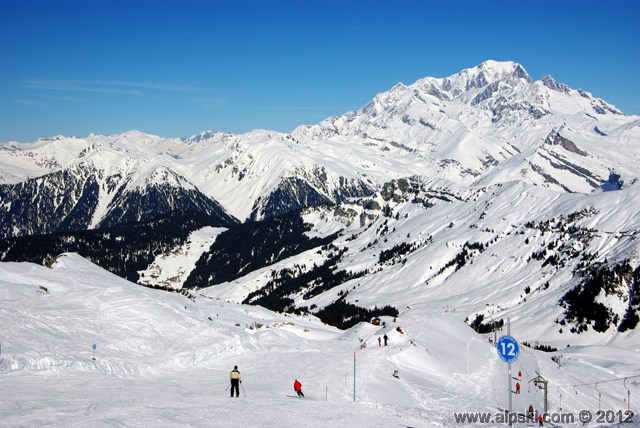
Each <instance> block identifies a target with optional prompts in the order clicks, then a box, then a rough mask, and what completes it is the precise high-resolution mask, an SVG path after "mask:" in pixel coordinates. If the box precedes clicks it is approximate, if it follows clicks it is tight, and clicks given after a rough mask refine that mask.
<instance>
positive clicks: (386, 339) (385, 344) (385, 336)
mask: <svg viewBox="0 0 640 428" xmlns="http://www.w3.org/2000/svg"><path fill="white" fill-rule="evenodd" d="M382 338H383V339H384V346H387V341H388V340H389V336H387V334H386V333H385V334H384V336H382Z"/></svg>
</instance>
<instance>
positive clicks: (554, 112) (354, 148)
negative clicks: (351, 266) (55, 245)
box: [0, 61, 640, 237]
mask: <svg viewBox="0 0 640 428" xmlns="http://www.w3.org/2000/svg"><path fill="white" fill-rule="evenodd" d="M639 125H640V119H639V118H638V117H629V116H625V115H624V114H622V113H621V112H620V111H619V110H618V109H617V108H615V107H614V106H612V105H610V104H607V103H606V102H605V101H603V100H600V99H598V98H595V97H593V96H592V95H591V94H589V93H587V92H585V91H582V90H574V89H571V88H569V87H567V86H566V85H564V84H561V83H558V82H555V81H554V80H553V79H552V78H551V77H550V76H546V77H544V78H543V79H541V80H538V81H534V80H533V79H532V78H531V77H529V75H528V74H527V72H526V71H525V70H524V68H523V67H522V66H521V65H519V64H516V63H512V62H495V61H487V62H485V63H482V64H480V65H479V66H477V67H474V68H471V69H467V70H463V71H461V72H460V73H457V74H455V75H453V76H449V77H447V78H440V79H437V78H425V79H422V80H419V81H417V82H415V83H414V84H412V85H409V86H405V85H403V84H398V85H396V86H395V87H394V88H392V89H391V90H390V91H388V92H385V93H382V94H379V95H377V96H376V97H375V98H374V99H373V100H372V101H371V102H370V103H369V104H367V105H366V106H365V107H363V108H362V109H360V110H358V111H354V112H349V113H347V114H345V115H343V116H340V117H333V118H330V119H327V120H325V121H323V122H321V123H319V124H317V125H313V126H301V127H299V128H297V129H296V130H294V131H293V132H292V133H291V134H290V135H289V134H281V133H277V132H272V131H262V130H257V131H252V132H249V133H247V134H243V135H230V134H222V133H215V132H203V133H201V134H198V135H195V136H192V137H191V138H188V139H186V140H182V139H176V138H170V139H166V138H161V137H157V136H152V135H147V134H143V133H141V132H138V131H131V132H128V133H125V134H122V135H114V136H95V135H90V136H88V137H87V138H65V137H54V138H51V139H43V140H39V141H37V142H35V143H30V144H18V143H13V142H10V143H5V144H3V145H2V146H1V149H0V182H1V183H2V185H1V187H0V200H1V201H2V204H1V205H0V230H2V233H3V235H4V236H5V237H8V236H19V235H25V234H32V233H48V232H52V231H64V230H72V229H82V228H94V227H98V226H105V225H107V226H108V225H114V224H117V223H119V222H123V221H132V220H145V219H148V218H151V217H153V216H154V215H158V214H163V213H166V212H168V211H170V210H172V209H177V208H182V209H193V210H198V211H201V212H208V213H216V214H215V215H218V216H220V218H221V220H223V221H227V222H228V221H232V219H231V217H235V218H237V219H240V220H241V221H244V220H246V219H249V218H250V219H261V218H265V217H271V216H277V215H279V214H283V213H286V212H290V211H292V210H298V209H301V208H305V207H310V206H317V205H321V204H327V203H338V202H340V201H342V200H345V199H346V198H352V197H363V196H370V195H372V194H373V193H374V191H375V190H376V189H377V188H378V187H379V186H381V185H382V184H383V183H386V182H388V181H389V180H392V179H398V178H403V177H409V176H422V177H430V178H431V179H432V180H433V182H434V183H438V182H443V181H444V182H447V183H453V184H457V185H464V186H486V185H490V184H496V183H503V182H505V181H510V180H520V181H524V182H528V183H532V184H537V185H542V186H545V187H548V188H549V189H553V190H558V191H562V192H581V193H589V192H591V191H592V190H594V189H597V188H598V187H600V186H601V185H603V183H605V182H607V181H608V180H609V178H610V176H616V177H619V180H621V181H622V182H626V183H629V182H631V181H632V180H634V179H635V178H636V177H637V171H638V170H640V168H639V166H640V165H638V164H639V160H638V156H637V151H638V146H637V141H638V137H639V136H640V126H639ZM171 195H175V196H173V197H172V196H171ZM172 199H175V200H172ZM159 202H162V203H160V204H158V203H159ZM223 210H224V211H226V213H224V212H223ZM18 218H19V219H20V220H19V221H17V220H16V219H18Z"/></svg>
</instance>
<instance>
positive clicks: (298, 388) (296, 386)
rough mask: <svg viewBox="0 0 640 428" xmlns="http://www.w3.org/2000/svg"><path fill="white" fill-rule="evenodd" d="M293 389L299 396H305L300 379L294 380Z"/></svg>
mask: <svg viewBox="0 0 640 428" xmlns="http://www.w3.org/2000/svg"><path fill="white" fill-rule="evenodd" d="M293 389H294V390H295V391H296V393H297V394H298V397H300V398H304V394H303V393H302V384H301V383H300V381H299V380H298V379H296V381H295V382H293Z"/></svg>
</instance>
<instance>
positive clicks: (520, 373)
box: [518, 371, 522, 380]
mask: <svg viewBox="0 0 640 428" xmlns="http://www.w3.org/2000/svg"><path fill="white" fill-rule="evenodd" d="M518 379H520V380H522V372H521V371H519V372H518Z"/></svg>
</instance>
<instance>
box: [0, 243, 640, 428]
mask: <svg viewBox="0 0 640 428" xmlns="http://www.w3.org/2000/svg"><path fill="white" fill-rule="evenodd" d="M410 292H411V291H408V293H410ZM0 301H2V307H1V308H0V324H1V325H2V326H3V329H2V332H1V333H0V344H1V346H2V348H1V355H0V360H1V362H0V385H2V390H3V394H2V396H1V398H0V402H1V406H0V420H1V421H2V425H3V426H12V427H13V426H56V427H84V426H96V427H101V426H141V427H142V426H145V427H146V426H163V427H164V426H167V427H173V426H175V427H178V426H180V427H184V426H194V427H200V426H201V427H228V426H245V427H268V426H302V427H325V426H352V427H372V426H376V427H397V426H404V427H434V426H435V427H437V426H455V425H458V423H456V420H455V418H454V412H465V411H468V412H491V413H499V412H501V411H502V410H500V409H505V408H507V406H508V393H507V392H506V390H507V364H506V363H504V362H503V361H502V360H501V359H500V358H499V357H498V355H497V353H496V350H495V348H494V347H493V345H491V344H490V343H489V337H488V336H484V335H479V334H477V333H475V332H474V331H473V330H472V329H470V328H469V327H468V326H467V325H466V324H465V323H464V322H463V321H462V320H460V319H459V317H457V316H455V314H451V313H447V311H440V312H437V313H436V312H433V311H428V310H425V308H426V307H427V306H426V305H424V304H417V305H415V306H411V307H406V308H402V309H401V311H400V315H399V316H398V317H397V319H393V318H390V317H382V318H381V323H383V324H384V325H382V324H381V325H373V324H371V323H360V324H358V325H356V326H354V327H353V328H351V329H349V330H346V331H341V330H338V329H335V328H333V327H330V326H326V325H324V324H322V323H320V322H319V321H318V320H317V319H315V318H314V317H311V316H304V317H299V316H293V315H284V314H277V313H272V312H270V311H267V310H265V309H263V308H261V307H256V306H243V305H240V304H237V303H232V302H228V301H225V300H220V299H215V298H210V297H206V296H203V295H201V294H199V293H198V292H191V293H190V294H189V296H185V295H182V294H178V293H169V292H164V291H159V290H153V289H148V288H144V287H141V286H139V285H136V284H133V283H129V282H127V281H125V280H123V279H121V278H119V277H116V276H114V275H112V274H110V273H108V272H106V271H104V270H102V269H100V268H99V267H97V266H95V265H93V264H91V263H90V262H88V261H86V260H85V259H83V258H81V257H79V256H77V255H75V254H64V255H61V256H60V257H59V258H58V259H57V261H56V262H55V264H54V265H53V266H52V267H51V268H47V267H43V266H38V265H33V264H29V263H0ZM398 328H400V330H402V333H401V332H399V331H398ZM384 334H387V336H388V338H389V342H388V346H384V345H382V346H379V345H378V338H381V337H382V336H383V335H384ZM511 334H512V335H513V336H514V337H516V338H517V337H518V335H519V331H518V328H515V324H514V328H513V329H512V331H511ZM638 337H639V336H638V334H637V332H633V333H632V334H630V335H628V337H627V338H626V343H625V345H626V346H625V347H624V348H621V347H618V346H612V345H609V346H572V347H570V348H567V349H563V350H562V357H561V364H560V365H558V364H556V363H555V362H553V361H552V360H551V358H550V356H551V355H552V354H548V353H544V352H540V351H533V350H531V349H529V348H526V347H522V348H521V354H520V356H519V358H518V360H517V361H516V362H514V363H513V364H512V366H513V375H514V377H518V372H521V374H522V377H521V379H522V380H521V381H519V383H520V384H521V394H518V395H516V394H512V399H513V410H514V412H519V413H522V412H524V411H525V410H526V409H527V408H528V406H529V404H532V405H533V406H534V407H535V409H536V410H540V409H542V407H543V393H542V391H541V390H539V389H538V388H537V387H535V385H533V384H532V382H530V380H531V379H533V378H534V377H535V376H536V373H539V374H541V375H542V376H544V378H545V379H547V380H548V381H549V411H559V408H560V404H561V405H562V410H563V411H568V412H574V413H576V415H577V412H578V411H579V410H580V409H590V410H591V411H593V412H594V414H595V411H596V410H597V409H598V408H602V409H612V410H626V408H627V402H626V399H627V394H626V393H627V391H626V388H628V389H629V391H630V394H631V397H638V394H640V377H638V375H640V370H639V365H638V353H639V352H640V346H638V344H639V343H640V341H639V340H638ZM361 340H362V341H363V342H366V345H367V346H366V347H364V348H363V347H362V344H361ZM94 344H95V349H93V345H94ZM94 358H95V359H94ZM236 365H237V366H238V368H239V370H240V372H241V374H242V383H241V391H240V397H238V398H236V397H233V398H231V397H230V396H229V390H228V389H227V388H228V385H229V381H228V379H229V372H230V371H231V369H232V368H233V367H234V366H236ZM396 370H397V371H398V377H394V376H393V373H394V371H396ZM634 375H635V376H636V377H634V378H629V379H627V380H626V381H625V380H623V379H624V378H625V377H631V376H634ZM295 379H299V380H300V381H301V383H302V386H303V391H304V393H305V394H306V396H307V397H306V398H304V399H300V398H295V397H294V391H293V382H294V380H295ZM354 382H355V385H354ZM515 382H516V380H513V382H512V388H515ZM596 382H598V383H599V384H597V385H596ZM623 382H624V385H623ZM574 385H577V386H575V387H574ZM598 393H600V394H601V396H598ZM560 395H562V397H560ZM560 400H562V403H560ZM636 403H637V401H635V402H634V401H633V400H632V401H631V409H632V410H635V411H636V412H637V410H638V406H637V404H636ZM633 421H634V423H635V424H637V423H639V422H640V419H638V417H637V416H636V417H635V418H634V419H633ZM459 425H461V426H503V425H504V424H498V423H488V424H480V423H477V424H468V423H467V424H462V423H460V424H459ZM563 426H583V425H581V424H579V423H576V424H567V425H563ZM623 426H631V425H623Z"/></svg>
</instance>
